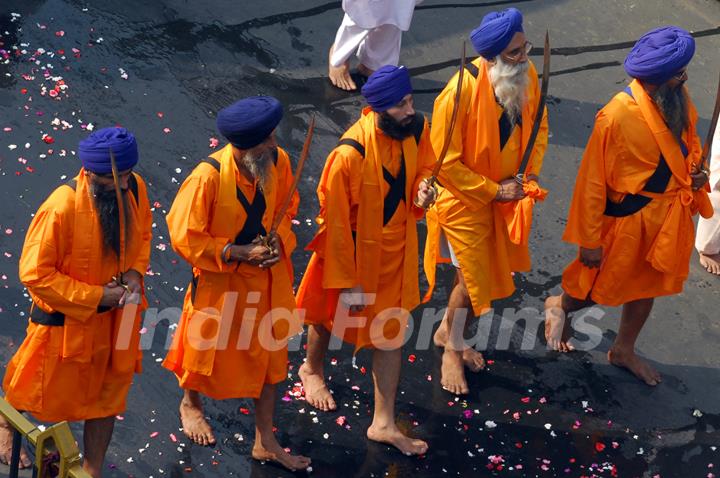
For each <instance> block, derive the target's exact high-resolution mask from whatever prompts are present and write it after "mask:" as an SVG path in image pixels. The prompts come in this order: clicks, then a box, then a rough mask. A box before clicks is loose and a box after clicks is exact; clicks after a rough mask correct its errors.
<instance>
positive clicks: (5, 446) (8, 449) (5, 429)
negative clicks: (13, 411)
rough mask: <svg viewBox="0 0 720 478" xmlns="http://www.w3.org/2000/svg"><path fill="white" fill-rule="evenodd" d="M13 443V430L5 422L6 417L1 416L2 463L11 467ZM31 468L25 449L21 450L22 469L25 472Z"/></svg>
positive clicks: (0, 461)
mask: <svg viewBox="0 0 720 478" xmlns="http://www.w3.org/2000/svg"><path fill="white" fill-rule="evenodd" d="M12 442H13V428H12V427H11V426H10V424H9V423H8V422H7V420H5V417H3V416H2V415H0V463H2V464H3V465H9V464H10V461H11V459H12ZM31 466H32V462H31V461H30V458H29V457H28V454H27V452H26V451H25V447H22V448H20V469H21V470H24V469H26V468H30V467H31Z"/></svg>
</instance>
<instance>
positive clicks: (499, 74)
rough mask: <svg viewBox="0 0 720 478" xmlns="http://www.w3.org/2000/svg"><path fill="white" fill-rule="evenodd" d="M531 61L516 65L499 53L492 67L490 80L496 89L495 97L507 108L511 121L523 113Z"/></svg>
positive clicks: (513, 121)
mask: <svg viewBox="0 0 720 478" xmlns="http://www.w3.org/2000/svg"><path fill="white" fill-rule="evenodd" d="M529 65H530V64H529V63H528V62H525V63H518V64H516V65H513V64H510V63H507V62H505V61H503V59H502V57H501V56H500V55H498V56H497V57H496V58H495V64H494V65H492V66H491V67H490V70H489V75H490V82H491V83H492V85H493V89H494V90H495V97H496V98H497V99H498V102H499V103H500V104H501V105H502V106H503V107H504V108H505V111H506V112H507V114H508V117H509V118H510V121H511V123H513V124H514V123H515V119H516V118H517V117H518V116H520V114H521V113H522V109H523V106H525V102H526V101H527V85H528V75H527V72H528V68H529Z"/></svg>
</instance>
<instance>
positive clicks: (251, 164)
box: [241, 152, 273, 190]
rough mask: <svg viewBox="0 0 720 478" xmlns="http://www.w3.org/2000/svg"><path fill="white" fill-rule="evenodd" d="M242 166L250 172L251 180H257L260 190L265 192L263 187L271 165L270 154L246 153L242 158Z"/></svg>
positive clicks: (268, 176)
mask: <svg viewBox="0 0 720 478" xmlns="http://www.w3.org/2000/svg"><path fill="white" fill-rule="evenodd" d="M241 161H242V164H243V166H245V167H246V168H247V170H248V171H250V174H251V175H252V177H253V178H255V179H257V181H258V186H259V187H260V189H261V190H265V186H266V184H267V182H268V180H269V178H270V171H271V170H270V165H271V164H272V161H273V157H272V154H270V153H268V152H262V153H261V154H259V155H255V154H252V153H250V152H246V153H245V155H244V156H243V157H242V160H241Z"/></svg>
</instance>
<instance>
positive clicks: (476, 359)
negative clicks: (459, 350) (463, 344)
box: [463, 347, 485, 372]
mask: <svg viewBox="0 0 720 478" xmlns="http://www.w3.org/2000/svg"><path fill="white" fill-rule="evenodd" d="M463 363H464V364H465V366H466V367H467V368H468V370H470V371H471V372H479V371H480V370H482V369H484V368H485V359H484V358H483V356H482V354H481V353H480V352H478V351H477V350H475V349H474V348H472V347H468V348H466V349H465V350H463Z"/></svg>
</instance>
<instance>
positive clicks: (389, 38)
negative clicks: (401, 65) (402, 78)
mask: <svg viewBox="0 0 720 478" xmlns="http://www.w3.org/2000/svg"><path fill="white" fill-rule="evenodd" d="M401 41H402V31H401V30H400V29H399V28H398V27H396V26H395V25H390V24H387V25H380V26H379V27H377V28H373V29H371V30H368V29H366V28H361V27H359V26H357V25H356V24H355V22H353V21H352V19H351V18H350V17H349V16H348V14H347V13H346V14H345V17H344V18H343V21H342V23H341V24H340V28H338V31H337V35H335V43H334V44H333V54H332V56H331V57H330V64H331V65H332V66H334V67H338V66H341V65H342V64H343V63H345V62H346V61H347V60H348V59H349V58H350V56H351V55H352V54H353V53H355V54H356V56H357V58H358V60H359V61H360V63H362V64H363V65H365V66H366V67H368V68H369V69H371V70H377V69H378V68H380V67H381V66H384V65H395V66H397V64H398V62H399V61H400V42H401Z"/></svg>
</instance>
